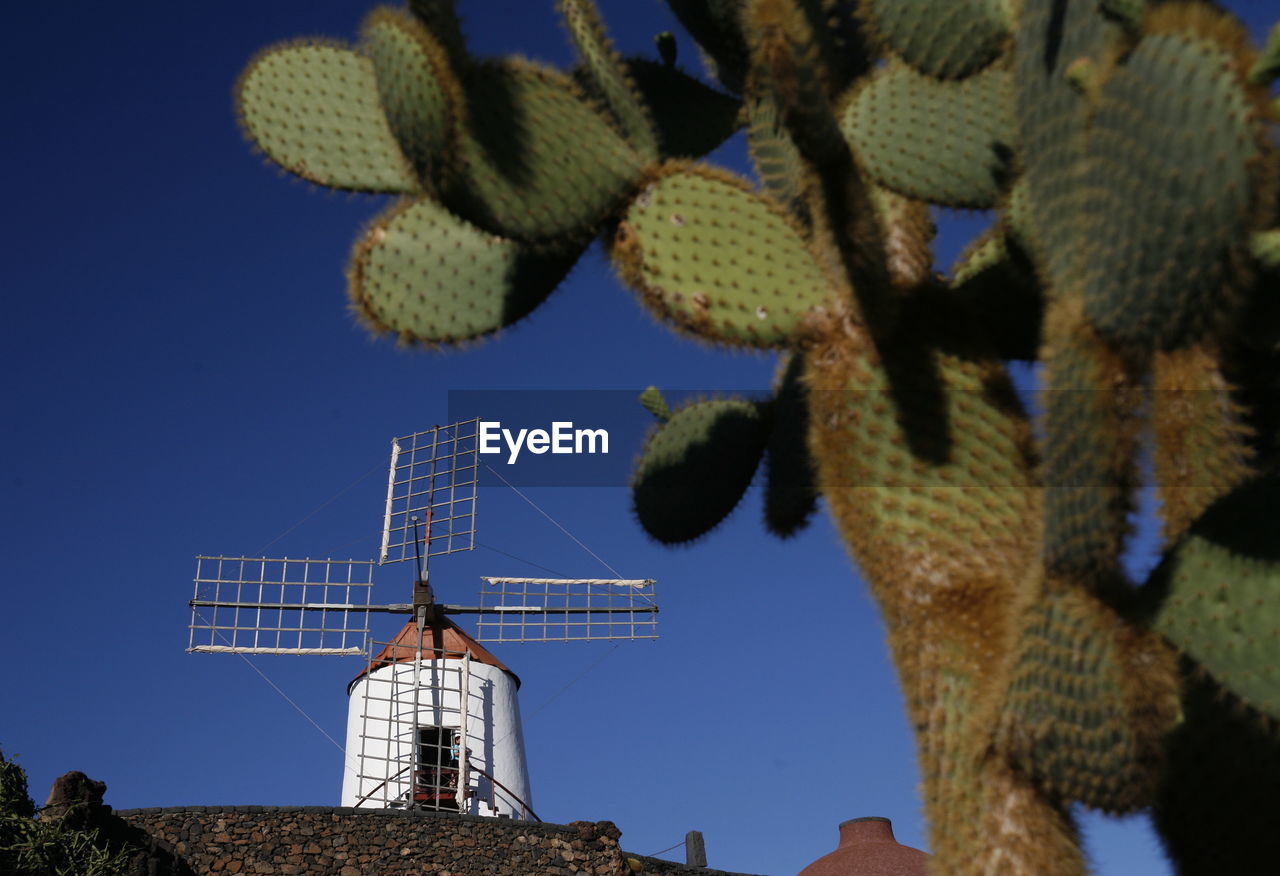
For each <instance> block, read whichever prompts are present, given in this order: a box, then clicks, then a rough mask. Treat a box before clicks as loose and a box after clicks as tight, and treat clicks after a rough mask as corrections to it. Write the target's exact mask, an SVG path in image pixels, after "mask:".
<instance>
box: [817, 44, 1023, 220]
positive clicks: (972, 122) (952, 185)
mask: <svg viewBox="0 0 1280 876" xmlns="http://www.w3.org/2000/svg"><path fill="white" fill-rule="evenodd" d="M1012 110H1013V88H1012V81H1011V78H1010V76H1009V73H1008V72H1006V71H1004V70H996V69H992V70H985V71H983V72H981V73H978V74H976V75H974V76H971V77H969V78H968V79H962V80H960V81H957V82H938V81H937V80H934V79H930V78H928V77H927V76H923V75H921V74H920V73H916V72H915V71H913V70H910V69H909V68H906V67H902V66H896V67H888V68H885V69H883V70H881V71H879V72H877V73H876V74H875V75H874V76H873V77H872V79H871V81H870V82H868V83H867V84H866V85H864V86H863V87H862V88H860V89H859V90H858V91H857V92H856V93H855V94H854V96H853V99H852V100H850V101H849V102H848V103H847V104H846V105H845V106H844V108H843V111H842V113H841V129H842V130H843V132H844V135H845V138H846V139H847V140H848V141H849V143H850V145H851V146H852V147H853V149H854V151H855V152H856V153H857V155H858V158H859V159H860V160H861V162H862V164H863V166H864V167H865V168H866V169H867V171H868V173H870V174H871V175H872V176H873V177H874V178H875V179H876V180H877V181H878V182H880V183H881V184H883V185H884V186H886V187H887V188H890V189H892V190H894V191H896V192H899V193H901V194H903V195H906V196H907V197H909V198H915V199H917V200H923V201H930V202H932V203H935V204H941V205H943V206H951V207H976V208H979V209H982V208H987V207H993V206H995V204H996V202H997V200H998V199H999V197H1000V194H1001V191H1002V190H1003V189H1004V187H1005V184H1006V183H1007V181H1008V177H1009V175H1010V171H1011V168H1010V160H1011V158H1012V155H1013V150H1014V146H1015V139H1016V131H1017V126H1016V124H1015V123H1014V118H1013V114H1012Z"/></svg>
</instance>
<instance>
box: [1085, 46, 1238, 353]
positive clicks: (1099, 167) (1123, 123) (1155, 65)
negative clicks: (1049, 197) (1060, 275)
mask: <svg viewBox="0 0 1280 876" xmlns="http://www.w3.org/2000/svg"><path fill="white" fill-rule="evenodd" d="M1253 112H1254V110H1253V108H1252V107H1251V106H1250V105H1249V103H1248V101H1247V100H1246V97H1245V95H1244V91H1243V88H1242V83H1241V81H1240V79H1239V78H1238V76H1237V75H1236V74H1235V73H1234V72H1233V70H1232V56H1231V55H1230V54H1229V53H1228V52H1227V51H1225V50H1222V49H1219V48H1218V47H1217V45H1216V44H1214V43H1213V42H1211V41H1210V40H1208V39H1206V38H1204V37H1200V36H1198V35H1196V34H1194V33H1186V34H1182V33H1157V34H1147V35H1146V36H1145V37H1144V38H1143V39H1142V41H1141V42H1140V43H1139V44H1138V46H1137V47H1136V48H1135V49H1134V50H1133V51H1132V52H1131V53H1130V54H1129V55H1128V56H1127V57H1126V58H1125V59H1124V60H1123V61H1122V62H1120V63H1119V64H1118V65H1117V67H1116V69H1115V70H1114V71H1113V72H1112V73H1111V74H1110V75H1109V76H1108V77H1107V79H1106V81H1105V82H1104V83H1103V85H1102V88H1101V91H1100V93H1099V95H1098V98H1097V104H1096V106H1095V108H1094V111H1093V114H1092V116H1091V124H1090V128H1089V130H1088V133H1087V134H1086V138H1085V145H1084V161H1085V164H1086V167H1087V170H1086V171H1085V173H1084V174H1083V176H1082V177H1081V178H1080V186H1081V195H1080V203H1079V210H1080V215H1079V218H1078V222H1077V225H1076V229H1077V231H1076V235H1074V239H1072V240H1071V245H1072V246H1073V248H1074V249H1075V251H1076V253H1077V255H1078V256H1079V258H1080V261H1081V262H1082V265H1081V270H1082V271H1083V278H1082V291H1083V294H1084V300H1085V312H1086V314H1087V315H1088V317H1089V318H1090V320H1091V321H1092V322H1093V324H1094V326H1095V327H1096V328H1097V329H1098V330H1099V332H1101V333H1102V335H1103V336H1104V337H1106V338H1108V339H1109V340H1111V341H1112V342H1114V343H1118V344H1123V345H1125V346H1126V347H1129V348H1131V349H1153V348H1162V349H1170V348H1172V347H1174V346H1181V345H1185V344H1186V343H1189V342H1191V341H1193V340H1194V339H1195V337H1196V336H1197V335H1198V334H1199V333H1200V332H1202V331H1203V330H1204V329H1205V328H1206V326H1207V324H1208V323H1209V322H1210V321H1211V320H1212V319H1213V318H1215V317H1216V316H1217V314H1218V313H1219V312H1220V311H1221V310H1223V309H1224V308H1225V306H1226V302H1225V301H1224V299H1223V296H1222V295H1221V292H1222V287H1223V284H1224V282H1226V280H1227V278H1228V275H1229V270H1228V264H1227V263H1228V259H1229V256H1230V254H1231V252H1232V250H1233V249H1238V248H1239V247H1240V246H1241V245H1242V244H1244V243H1245V242H1246V238H1247V222H1248V220H1249V215H1250V212H1251V207H1252V204H1251V200H1252V198H1253V187H1252V186H1251V184H1250V183H1251V179H1250V176H1251V174H1250V164H1251V162H1253V160H1254V159H1255V158H1256V157H1257V156H1258V154H1259V148H1258V144H1257V136H1256V135H1255V132H1254V130H1253V120H1252V118H1251V116H1252V115H1253ZM1062 243H1063V244H1064V245H1067V241H1065V240H1064V241H1062Z"/></svg>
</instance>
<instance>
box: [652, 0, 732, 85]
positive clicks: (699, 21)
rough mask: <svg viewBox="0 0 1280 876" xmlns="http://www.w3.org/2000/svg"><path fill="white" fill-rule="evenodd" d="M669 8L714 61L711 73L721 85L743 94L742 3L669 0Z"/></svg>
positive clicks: (707, 0) (721, 0)
mask: <svg viewBox="0 0 1280 876" xmlns="http://www.w3.org/2000/svg"><path fill="white" fill-rule="evenodd" d="M667 5H668V6H670V7H671V11H672V12H674V13H675V14H676V18H678V19H680V23H681V24H683V25H684V27H685V30H687V31H689V34H690V36H692V37H693V38H694V39H695V40H697V41H698V45H699V46H701V47H702V50H703V52H705V53H706V56H707V57H708V58H709V59H710V60H711V61H712V63H713V64H714V67H715V69H714V70H713V71H711V72H712V73H713V74H714V75H715V77H716V79H718V80H719V82H720V84H721V85H723V86H724V87H725V88H727V89H729V90H730V91H735V92H741V91H742V83H743V80H744V78H745V76H746V72H747V67H748V64H747V56H748V53H747V45H746V43H745V42H744V41H743V39H742V23H741V9H742V6H743V0H667Z"/></svg>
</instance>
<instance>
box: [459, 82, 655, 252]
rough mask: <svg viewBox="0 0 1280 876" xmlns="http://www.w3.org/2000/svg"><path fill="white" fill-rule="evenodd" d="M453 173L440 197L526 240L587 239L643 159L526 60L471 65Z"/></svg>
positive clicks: (566, 87) (565, 87)
mask: <svg viewBox="0 0 1280 876" xmlns="http://www.w3.org/2000/svg"><path fill="white" fill-rule="evenodd" d="M463 88H464V91H465V94H466V105H467V118H466V124H465V127H464V130H463V133H462V137H461V140H460V142H459V146H458V154H457V155H456V156H455V166H456V170H457V172H456V173H454V174H453V175H452V179H451V181H450V184H449V185H448V186H447V187H446V188H445V190H444V191H443V193H442V200H443V201H444V203H445V205H446V206H448V207H449V208H450V209H451V210H453V211H455V212H456V213H458V214H459V215H460V216H462V217H463V218H464V219H467V220H468V221H470V222H473V223H474V224H476V225H478V226H480V227H481V228H485V229H487V230H489V231H492V232H494V233H496V234H501V235H503V236H504V237H512V238H515V239H518V240H524V241H530V242H543V241H558V240H563V239H567V238H573V239H578V240H585V239H587V238H589V237H590V236H591V235H592V234H594V232H595V231H596V230H597V225H598V223H600V222H601V221H603V220H604V218H605V217H606V216H608V214H609V213H610V212H611V211H612V210H614V209H615V208H616V207H618V206H620V205H621V203H622V202H623V200H624V199H625V198H626V197H627V195H628V194H629V193H630V192H631V189H632V187H633V185H634V184H635V182H636V180H637V179H638V178H639V175H640V159H639V157H638V156H637V155H636V153H635V151H634V150H633V149H632V148H631V146H629V145H628V144H627V142H626V141H625V140H623V139H622V137H621V136H619V134H618V133H617V132H616V131H615V130H614V129H613V127H612V125H610V124H609V122H608V120H606V119H605V118H604V117H603V116H602V115H601V114H600V113H599V112H597V111H596V110H595V109H594V108H593V107H592V106H591V104H590V102H589V101H588V100H586V98H585V97H584V96H583V95H582V94H581V92H580V90H579V89H578V87H577V86H576V85H575V84H574V83H573V81H572V80H571V79H570V78H569V77H567V76H564V75H563V74H560V73H557V72H555V71H553V70H550V69H546V68H542V67H538V66H535V65H533V64H530V63H528V62H519V61H508V62H502V63H496V62H495V63H486V64H477V65H475V66H473V67H472V68H471V69H470V70H469V71H468V72H467V74H466V76H465V77H464V81H463Z"/></svg>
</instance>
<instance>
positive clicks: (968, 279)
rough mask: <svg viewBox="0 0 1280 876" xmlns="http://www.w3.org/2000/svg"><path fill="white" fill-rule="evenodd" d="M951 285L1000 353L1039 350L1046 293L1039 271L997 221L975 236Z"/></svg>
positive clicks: (1013, 355) (1026, 354) (1014, 355)
mask: <svg viewBox="0 0 1280 876" xmlns="http://www.w3.org/2000/svg"><path fill="white" fill-rule="evenodd" d="M952 277H953V279H952V281H951V291H952V296H953V298H954V299H955V301H956V302H958V304H959V306H960V307H961V308H962V309H963V310H965V311H967V312H968V313H969V314H970V318H971V319H972V321H973V322H974V323H975V324H976V325H979V326H981V327H982V328H983V330H984V331H985V333H986V334H987V337H988V338H989V339H990V341H991V343H992V345H993V346H994V347H995V351H996V355H998V356H999V357H1000V358H1002V359H1026V360H1030V359H1035V358H1037V356H1038V355H1039V350H1040V324H1041V322H1042V321H1043V318H1044V296H1043V295H1042V294H1041V291H1040V287H1039V285H1038V284H1037V283H1036V278H1035V271H1034V269H1033V268H1032V266H1031V263H1030V261H1029V260H1028V259H1027V257H1026V255H1025V254H1024V253H1023V252H1022V250H1021V248H1020V247H1018V245H1017V244H1016V243H1015V242H1013V241H1012V240H1010V239H1009V236H1008V234H1007V233H1006V230H1005V228H1004V226H1003V224H998V225H995V226H993V227H992V228H990V229H989V230H988V231H986V232H985V233H984V234H983V235H982V236H980V237H979V238H978V239H976V240H975V241H974V242H973V243H972V244H971V245H970V246H969V247H968V249H966V250H965V252H964V253H963V254H962V255H961V256H960V260H959V261H958V262H957V263H956V265H955V267H954V268H953V269H952Z"/></svg>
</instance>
